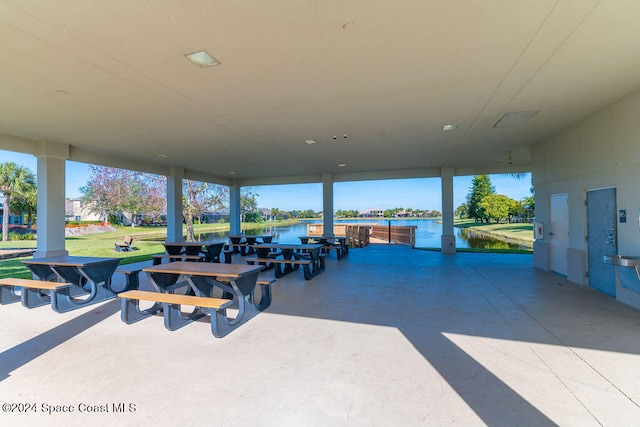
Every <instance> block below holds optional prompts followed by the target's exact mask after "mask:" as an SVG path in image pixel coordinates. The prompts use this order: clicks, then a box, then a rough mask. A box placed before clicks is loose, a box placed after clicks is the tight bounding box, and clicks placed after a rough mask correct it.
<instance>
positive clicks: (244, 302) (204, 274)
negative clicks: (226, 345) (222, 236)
mask: <svg viewBox="0 0 640 427" xmlns="http://www.w3.org/2000/svg"><path fill="white" fill-rule="evenodd" d="M261 270H263V267H262V266H250V265H242V264H218V263H203V262H199V263H193V262H182V261H176V262H170V263H167V264H160V265H155V266H151V267H145V268H143V269H142V271H144V272H146V273H147V276H148V277H149V281H150V282H151V284H152V286H153V287H154V288H155V289H156V290H157V291H158V292H160V293H172V292H173V291H174V290H175V289H177V288H179V287H182V286H184V282H179V281H178V280H179V279H180V278H183V279H184V280H185V281H186V283H187V284H188V286H189V288H190V290H191V291H192V292H193V293H194V294H195V296H196V297H202V298H213V293H214V290H215V289H221V290H222V291H223V295H222V298H231V299H232V300H233V301H234V303H235V304H237V306H238V314H237V316H236V317H235V318H233V319H229V318H227V316H226V309H225V307H222V309H221V310H216V311H215V313H211V312H210V311H209V310H208V309H207V308H205V307H197V306H196V308H195V309H194V311H193V312H192V313H190V314H188V315H186V316H185V315H183V314H182V313H181V312H180V310H172V312H171V313H170V314H169V313H168V314H167V315H168V316H169V318H167V317H165V325H167V321H168V322H169V325H167V327H168V328H169V326H170V328H169V329H171V330H173V329H177V328H179V327H182V326H184V325H185V324H187V323H190V322H193V321H194V320H197V319H198V318H200V317H202V316H204V315H206V314H207V313H209V314H210V315H211V316H212V320H211V328H212V333H213V334H214V335H215V336H216V337H221V336H224V335H226V334H228V333H229V332H231V331H232V330H234V329H236V328H237V327H239V326H240V325H242V324H244V323H245V322H247V321H248V320H249V319H251V318H252V317H254V316H255V315H256V314H258V313H259V312H261V311H263V310H265V309H266V308H267V307H269V305H270V304H271V287H270V284H268V285H266V286H261V287H260V288H261V298H260V302H259V303H255V300H254V291H255V287H256V282H257V279H258V273H260V271H261ZM122 304H123V311H122V316H123V320H125V321H126V322H127V323H131V322H134V321H137V320H139V319H141V318H143V317H147V316H150V315H152V314H155V313H156V312H158V311H159V310H160V308H161V306H162V302H157V303H156V304H154V305H153V307H151V308H150V309H147V310H139V306H138V305H137V302H136V301H129V300H126V299H123V303H122ZM125 305H126V307H125ZM132 309H133V310H132ZM125 312H126V313H125ZM125 317H126V319H125ZM167 319H169V320H167Z"/></svg>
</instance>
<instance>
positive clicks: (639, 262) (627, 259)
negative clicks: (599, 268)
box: [603, 255, 640, 267]
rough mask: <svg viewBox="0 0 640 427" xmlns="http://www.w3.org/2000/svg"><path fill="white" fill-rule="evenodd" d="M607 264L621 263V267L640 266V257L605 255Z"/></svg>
mask: <svg viewBox="0 0 640 427" xmlns="http://www.w3.org/2000/svg"><path fill="white" fill-rule="evenodd" d="M603 258H604V263H605V264H613V265H619V266H621V267H638V266H640V257H638V256H626V255H605V256H604V257H603Z"/></svg>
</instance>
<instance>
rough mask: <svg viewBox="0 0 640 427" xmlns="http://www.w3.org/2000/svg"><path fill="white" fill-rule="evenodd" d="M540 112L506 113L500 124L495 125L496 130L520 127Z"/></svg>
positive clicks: (499, 121)
mask: <svg viewBox="0 0 640 427" xmlns="http://www.w3.org/2000/svg"><path fill="white" fill-rule="evenodd" d="M539 112H540V110H533V111H517V112H513V113H506V114H505V115H504V116H502V118H501V119H500V120H498V122H497V123H496V124H495V125H493V127H494V128H510V127H513V126H520V125H523V124H525V123H527V122H528V121H529V119H531V117H533V116H535V115H536V114H538V113H539Z"/></svg>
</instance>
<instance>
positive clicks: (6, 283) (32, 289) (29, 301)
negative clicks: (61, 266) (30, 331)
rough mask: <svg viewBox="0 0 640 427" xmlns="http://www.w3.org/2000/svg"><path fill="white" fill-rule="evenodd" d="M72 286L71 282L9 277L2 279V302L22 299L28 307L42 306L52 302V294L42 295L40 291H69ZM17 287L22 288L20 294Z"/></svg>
mask: <svg viewBox="0 0 640 427" xmlns="http://www.w3.org/2000/svg"><path fill="white" fill-rule="evenodd" d="M70 287H71V283H60V282H49V281H46V280H32V279H17V278H13V277H7V278H4V279H0V304H3V305H4V304H10V303H12V302H17V301H22V305H23V306H25V307H27V308H34V307H40V306H42V305H48V304H50V303H51V298H50V296H47V295H42V293H41V292H40V291H43V290H45V291H51V292H69V289H70ZM16 288H21V289H20V291H21V293H20V295H17V294H16V292H15V291H16Z"/></svg>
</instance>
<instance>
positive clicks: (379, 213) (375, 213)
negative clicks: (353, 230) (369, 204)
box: [358, 209, 384, 218]
mask: <svg viewBox="0 0 640 427" xmlns="http://www.w3.org/2000/svg"><path fill="white" fill-rule="evenodd" d="M358 217H360V218H384V211H383V210H382V209H367V210H365V211H364V212H360V213H359V214H358Z"/></svg>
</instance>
